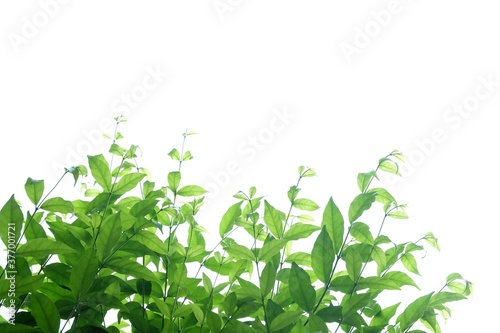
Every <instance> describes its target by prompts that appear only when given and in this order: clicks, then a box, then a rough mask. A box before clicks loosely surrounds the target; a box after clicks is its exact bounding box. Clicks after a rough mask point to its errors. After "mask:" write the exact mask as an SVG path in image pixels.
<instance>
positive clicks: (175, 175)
mask: <svg viewBox="0 0 500 333" xmlns="http://www.w3.org/2000/svg"><path fill="white" fill-rule="evenodd" d="M167 180H168V187H169V188H170V189H171V190H172V192H174V193H175V192H176V191H177V189H178V188H179V184H180V183H181V173H180V172H179V171H172V172H169V174H168V176H167Z"/></svg>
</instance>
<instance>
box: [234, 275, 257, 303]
mask: <svg viewBox="0 0 500 333" xmlns="http://www.w3.org/2000/svg"><path fill="white" fill-rule="evenodd" d="M236 279H237V280H238V283H239V284H240V286H241V288H240V289H238V290H236V294H237V296H238V299H245V298H247V297H251V298H253V299H254V300H261V291H260V289H259V287H257V286H256V285H255V284H253V283H252V282H250V281H247V280H245V279H242V278H241V277H237V278H236Z"/></svg>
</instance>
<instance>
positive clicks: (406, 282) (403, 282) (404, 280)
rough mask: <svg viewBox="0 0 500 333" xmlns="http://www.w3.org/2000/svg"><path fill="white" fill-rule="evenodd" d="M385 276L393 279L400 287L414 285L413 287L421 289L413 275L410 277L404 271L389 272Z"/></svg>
mask: <svg viewBox="0 0 500 333" xmlns="http://www.w3.org/2000/svg"><path fill="white" fill-rule="evenodd" d="M384 277H385V278H386V279H388V280H391V281H392V282H394V283H395V284H397V285H398V286H399V287H402V286H413V287H415V288H417V289H419V290H420V288H419V287H418V285H417V284H416V283H415V281H413V279H412V278H411V277H409V276H408V275H407V274H406V273H404V272H399V271H393V272H388V273H387V274H385V276H384Z"/></svg>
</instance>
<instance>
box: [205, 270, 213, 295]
mask: <svg viewBox="0 0 500 333" xmlns="http://www.w3.org/2000/svg"><path fill="white" fill-rule="evenodd" d="M203 287H204V288H205V290H206V291H207V293H209V294H211V293H212V290H213V285H212V281H210V278H209V277H208V275H207V274H205V273H203Z"/></svg>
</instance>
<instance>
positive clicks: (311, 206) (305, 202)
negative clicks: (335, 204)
mask: <svg viewBox="0 0 500 333" xmlns="http://www.w3.org/2000/svg"><path fill="white" fill-rule="evenodd" d="M293 206H294V207H295V208H298V209H302V210H306V211H314V210H316V209H318V208H319V206H318V204H317V203H315V202H314V201H312V200H310V199H304V198H302V199H295V201H294V202H293Z"/></svg>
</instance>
